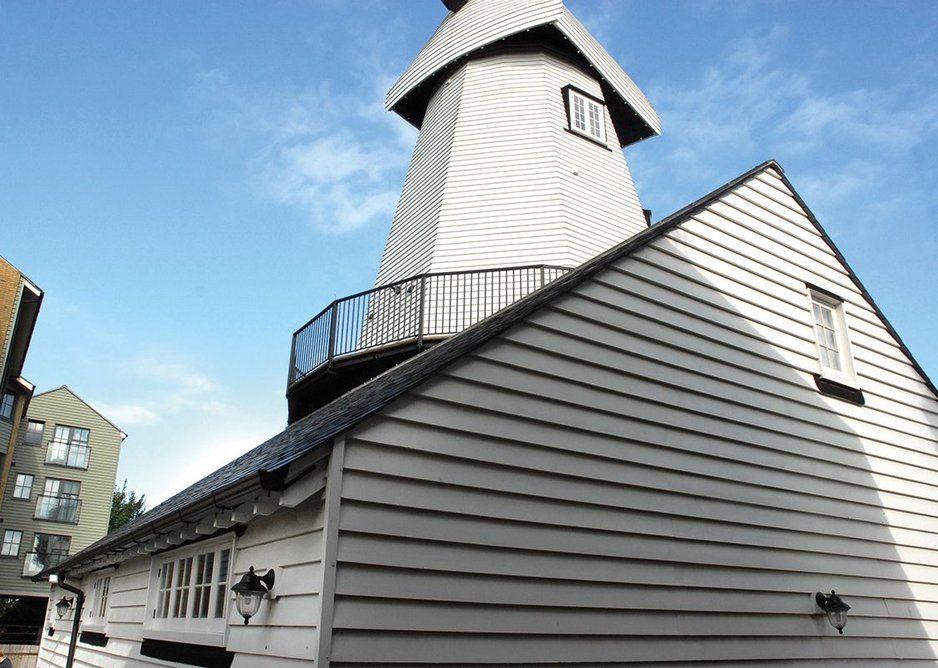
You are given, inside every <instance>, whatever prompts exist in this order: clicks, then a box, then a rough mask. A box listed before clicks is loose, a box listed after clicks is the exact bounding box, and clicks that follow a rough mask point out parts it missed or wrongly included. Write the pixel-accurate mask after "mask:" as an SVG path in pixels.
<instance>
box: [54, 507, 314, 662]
mask: <svg viewBox="0 0 938 668" xmlns="http://www.w3.org/2000/svg"><path fill="white" fill-rule="evenodd" d="M323 522H324V514H323V504H322V501H321V500H316V499H313V500H310V501H307V502H305V503H303V504H301V505H299V506H297V507H296V508H292V509H289V508H285V509H281V510H279V511H278V512H276V513H275V514H273V515H271V516H269V517H257V518H255V519H254V520H252V521H251V522H250V523H248V525H247V529H246V531H245V532H244V534H243V535H242V536H240V537H238V538H237V539H236V541H235V551H234V560H233V563H232V567H231V576H230V578H229V583H234V582H237V581H238V580H239V579H240V578H241V576H242V575H243V574H244V573H246V572H247V570H248V568H249V567H251V566H254V567H255V568H256V569H257V570H258V572H260V573H263V572H265V571H267V570H268V569H269V568H274V569H275V570H276V581H275V591H276V598H274V599H272V600H269V601H266V602H265V603H264V605H262V606H261V609H260V610H259V612H258V614H257V615H255V616H254V617H253V618H251V623H250V625H249V626H245V625H244V624H243V623H242V620H241V618H240V617H239V616H238V614H237V611H236V610H235V606H234V599H233V598H230V599H229V600H228V629H227V637H226V644H225V646H224V647H223V648H219V649H221V650H225V651H228V652H232V653H234V657H233V660H232V663H231V666H232V668H239V667H242V668H243V667H246V666H257V665H263V666H265V668H267V667H268V666H269V667H270V668H299V667H300V666H311V665H315V657H316V651H317V649H318V644H319V618H320V606H321V601H320V590H321V585H322V580H323V572H322V554H323V536H322V533H323ZM170 553H171V551H168V552H164V553H162V554H160V555H157V556H156V557H155V559H160V558H162V557H163V556H164V555H166V554H170ZM95 574H96V573H92V574H91V576H93V575H95ZM150 574H151V558H150V557H145V556H141V557H139V558H136V559H133V560H130V561H125V562H123V563H121V564H120V567H119V568H118V569H116V570H114V571H113V572H112V575H111V586H110V600H109V603H108V612H107V619H106V621H105V622H104V623H103V624H95V625H94V626H92V627H91V628H93V630H94V631H96V632H99V633H102V634H104V635H105V636H106V637H107V639H108V641H107V645H106V646H104V647H97V646H91V645H88V644H84V643H79V644H78V648H77V651H76V655H75V656H76V661H75V665H76V666H164V665H167V664H166V663H164V662H163V661H161V660H159V659H156V658H151V657H148V656H145V655H143V654H141V643H142V642H144V639H145V638H146V637H147V632H146V630H145V629H144V621H145V619H146V615H147V614H148V611H147V601H148V597H149V593H150V590H149V588H150V584H151V582H150ZM70 580H71V581H72V582H73V583H75V582H76V580H75V579H70ZM89 580H90V576H89V575H86V576H85V579H84V580H83V581H82V583H81V584H78V586H80V587H84V588H85V590H86V591H88V583H89ZM86 614H87V612H86ZM88 623H89V622H88V620H87V619H85V621H84V625H85V626H87V625H88ZM66 626H68V625H66V624H65V623H64V622H59V623H58V624H57V634H56V636H55V641H44V643H43V647H44V650H43V651H44V652H45V651H47V650H46V648H48V651H50V652H52V653H55V654H56V656H57V657H58V658H57V659H56V661H57V662H58V663H52V664H51V665H64V660H65V655H66V652H67V649H68V634H67V632H66ZM59 631H61V632H59ZM175 640H177V641H178V642H181V643H185V642H187V640H186V637H185V633H184V632H183V633H179V634H178V638H175ZM160 649H162V648H160ZM148 651H149V650H148ZM150 654H151V655H153V653H152V652H150ZM59 655H60V656H59ZM173 665H185V663H184V662H183V663H174V664H173Z"/></svg>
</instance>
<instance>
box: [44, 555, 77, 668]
mask: <svg viewBox="0 0 938 668" xmlns="http://www.w3.org/2000/svg"><path fill="white" fill-rule="evenodd" d="M51 577H53V576H50V579H51ZM55 584H57V585H58V586H59V587H61V588H62V589H64V590H65V591H67V592H70V593H72V594H75V616H74V617H73V619H72V637H71V638H69V641H68V657H67V658H66V659H65V668H72V663H73V662H74V661H75V646H76V645H77V644H78V626H79V624H81V611H82V608H83V607H84V605H85V592H83V591H82V590H81V589H79V588H78V587H73V586H72V585H70V584H68V583H67V582H65V574H64V573H63V574H62V575H60V576H59V577H58V581H57V582H56V583H55Z"/></svg>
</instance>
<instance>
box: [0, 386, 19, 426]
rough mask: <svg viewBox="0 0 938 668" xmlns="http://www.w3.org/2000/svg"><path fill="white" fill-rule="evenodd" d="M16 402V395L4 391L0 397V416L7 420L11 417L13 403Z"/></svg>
mask: <svg viewBox="0 0 938 668" xmlns="http://www.w3.org/2000/svg"><path fill="white" fill-rule="evenodd" d="M15 403H16V397H14V396H13V395H12V394H8V393H6V392H5V393H4V394H3V396H2V397H0V417H3V418H6V419H7V420H9V419H10V418H12V417H13V405H14V404H15Z"/></svg>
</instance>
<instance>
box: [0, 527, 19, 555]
mask: <svg viewBox="0 0 938 668" xmlns="http://www.w3.org/2000/svg"><path fill="white" fill-rule="evenodd" d="M22 540H23V532H22V531H16V530H14V529H7V530H6V531H4V532H3V545H2V546H0V555H3V556H4V557H18V556H19V554H20V543H21V542H22Z"/></svg>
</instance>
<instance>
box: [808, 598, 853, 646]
mask: <svg viewBox="0 0 938 668" xmlns="http://www.w3.org/2000/svg"><path fill="white" fill-rule="evenodd" d="M814 600H815V601H817V605H818V607H819V608H820V609H821V610H823V611H824V613H825V614H826V615H827V621H829V622H830V623H831V626H833V627H834V628H835V629H837V632H838V633H839V634H840V635H843V634H844V627H845V626H846V625H847V611H848V610H849V609H850V606H849V605H847V604H846V602H844V600H843V599H842V598H840V596H838V595H837V592H835V591H834V590H833V589H831V593H830V594H824V593H821V592H818V593H816V594H815V595H814Z"/></svg>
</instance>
